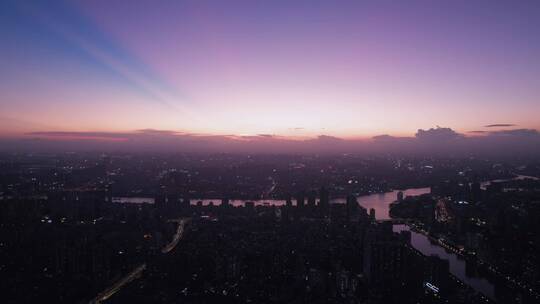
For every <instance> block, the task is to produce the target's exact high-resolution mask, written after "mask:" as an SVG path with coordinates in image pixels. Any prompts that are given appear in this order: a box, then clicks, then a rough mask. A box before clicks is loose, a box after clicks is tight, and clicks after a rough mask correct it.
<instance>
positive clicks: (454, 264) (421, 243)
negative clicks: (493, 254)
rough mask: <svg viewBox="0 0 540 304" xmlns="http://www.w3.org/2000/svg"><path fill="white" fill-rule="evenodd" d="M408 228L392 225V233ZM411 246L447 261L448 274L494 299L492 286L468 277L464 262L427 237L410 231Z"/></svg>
mask: <svg viewBox="0 0 540 304" xmlns="http://www.w3.org/2000/svg"><path fill="white" fill-rule="evenodd" d="M404 230H407V231H409V230H410V228H409V226H407V225H394V231H395V232H400V231H404ZM411 245H412V246H413V247H414V248H416V249H417V250H418V251H420V252H422V253H423V254H424V255H426V256H429V255H437V256H439V257H440V258H442V259H445V260H448V262H449V263H450V272H451V273H452V274H453V275H455V276H456V277H457V278H459V279H460V280H461V281H463V282H464V283H466V284H467V285H469V286H471V287H472V288H473V289H474V290H476V291H478V292H480V293H482V294H484V295H485V296H487V297H488V298H491V299H494V297H495V292H494V289H495V288H494V286H493V284H491V283H490V282H489V281H488V280H486V279H484V278H481V277H477V278H475V277H470V276H467V274H466V272H465V267H466V265H465V260H463V259H461V258H459V257H458V256H457V255H456V254H454V253H450V252H447V251H446V250H444V248H442V247H440V246H438V245H437V244H433V243H431V242H430V241H429V239H428V237H427V236H425V235H423V234H421V233H418V232H414V231H411Z"/></svg>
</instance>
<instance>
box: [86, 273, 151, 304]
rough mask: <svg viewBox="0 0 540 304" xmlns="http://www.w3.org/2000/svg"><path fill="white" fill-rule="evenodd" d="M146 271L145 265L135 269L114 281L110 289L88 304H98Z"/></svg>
mask: <svg viewBox="0 0 540 304" xmlns="http://www.w3.org/2000/svg"><path fill="white" fill-rule="evenodd" d="M145 269H146V264H142V265H139V266H137V267H135V269H134V270H132V271H131V272H130V273H128V274H127V275H125V276H124V277H123V278H121V279H120V280H118V281H116V283H114V284H113V285H112V286H111V287H109V288H108V289H106V290H104V291H103V292H101V293H99V294H98V295H97V296H96V297H95V298H94V299H92V300H91V301H90V304H99V303H101V302H103V301H105V300H107V299H108V298H110V297H112V296H113V295H114V294H115V293H117V292H118V291H119V290H120V289H121V288H122V287H123V286H124V285H126V284H128V283H129V282H131V281H133V280H135V279H137V278H139V277H140V276H141V274H142V272H143V271H144V270H145Z"/></svg>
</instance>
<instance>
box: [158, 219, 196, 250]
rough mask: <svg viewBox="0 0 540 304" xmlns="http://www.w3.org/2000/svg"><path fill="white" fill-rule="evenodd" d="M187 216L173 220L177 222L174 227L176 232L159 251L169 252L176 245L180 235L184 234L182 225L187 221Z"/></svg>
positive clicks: (180, 237)
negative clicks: (176, 225)
mask: <svg viewBox="0 0 540 304" xmlns="http://www.w3.org/2000/svg"><path fill="white" fill-rule="evenodd" d="M189 220H190V219H189V218H181V219H177V220H173V221H174V222H177V223H178V227H177V228H176V233H175V234H174V236H173V239H172V241H171V242H170V243H169V244H167V245H166V246H165V247H163V249H161V253H169V252H171V250H173V249H174V248H175V247H176V245H178V242H180V240H181V239H182V236H183V235H184V227H185V226H186V224H187V223H188V222H189Z"/></svg>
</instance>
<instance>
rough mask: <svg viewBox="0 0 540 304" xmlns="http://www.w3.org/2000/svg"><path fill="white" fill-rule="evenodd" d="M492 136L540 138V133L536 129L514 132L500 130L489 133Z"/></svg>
mask: <svg viewBox="0 0 540 304" xmlns="http://www.w3.org/2000/svg"><path fill="white" fill-rule="evenodd" d="M489 134H490V135H492V136H519V137H531V136H532V137H536V136H540V133H539V132H538V131H537V130H535V129H513V130H499V131H492V132H489Z"/></svg>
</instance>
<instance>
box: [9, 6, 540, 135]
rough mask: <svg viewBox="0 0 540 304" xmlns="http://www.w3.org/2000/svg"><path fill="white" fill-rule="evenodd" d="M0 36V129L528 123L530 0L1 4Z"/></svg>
mask: <svg viewBox="0 0 540 304" xmlns="http://www.w3.org/2000/svg"><path fill="white" fill-rule="evenodd" d="M435 4H436V5H435ZM0 41H1V42H0V136H2V137H24V136H26V135H27V134H29V133H33V134H34V136H35V134H39V133H35V132H52V131H55V132H130V131H135V130H141V129H153V130H174V131H178V132H187V133H192V134H193V133H194V134H206V135H238V136H241V135H256V134H275V135H280V136H285V137H299V138H305V137H316V136H318V135H323V134H324V135H330V136H336V137H343V138H365V137H371V136H375V135H380V134H391V135H394V136H413V135H414V134H415V133H416V130H417V129H419V128H431V127H435V126H437V125H440V126H444V127H451V128H453V129H454V130H456V131H458V132H460V133H464V134H471V135H472V134H474V133H468V132H470V131H482V130H488V129H489V130H491V129H493V127H491V128H488V127H486V126H487V125H491V124H511V125H514V126H500V127H497V128H498V129H508V128H512V127H515V128H520V129H521V128H522V129H540V118H539V117H540V115H539V114H540V1H506V2H503V1H313V0H311V1H292V0H286V1H276V0H274V1H232V0H231V1H111V0H103V1H101V0H98V1H96V0H92V1H65V2H64V1H35V2H32V1H19V0H17V1H9V0H8V1H2V3H1V4H0Z"/></svg>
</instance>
